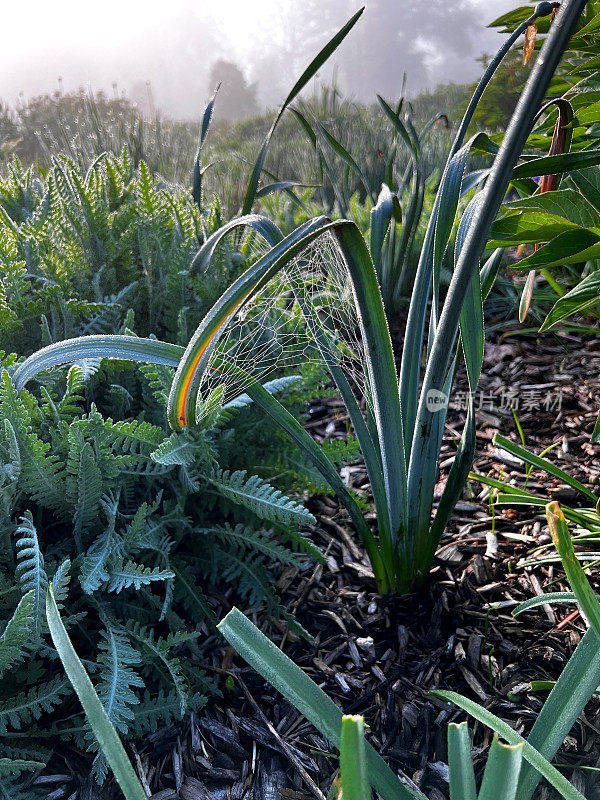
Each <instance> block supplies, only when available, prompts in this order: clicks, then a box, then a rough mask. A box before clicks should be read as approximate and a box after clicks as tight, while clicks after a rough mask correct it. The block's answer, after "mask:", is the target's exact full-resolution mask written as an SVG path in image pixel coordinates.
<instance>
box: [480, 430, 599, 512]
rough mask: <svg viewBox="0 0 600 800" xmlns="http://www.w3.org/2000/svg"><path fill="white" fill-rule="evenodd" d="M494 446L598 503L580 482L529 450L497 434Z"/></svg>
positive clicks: (593, 495) (594, 496)
mask: <svg viewBox="0 0 600 800" xmlns="http://www.w3.org/2000/svg"><path fill="white" fill-rule="evenodd" d="M494 444H495V445H496V447H501V448H502V449H503V450H506V452H507V453H510V454H511V455H513V456H516V457H517V458H520V459H521V460H522V461H524V462H525V463H526V464H531V466H533V467H538V468H539V469H542V470H544V472H547V473H548V474H549V475H553V476H554V477H555V478H558V479H559V480H560V481H562V482H563V483H566V484H568V485H569V486H571V488H573V489H575V490H576V491H577V492H579V493H580V494H582V495H584V496H585V497H587V499H588V500H591V502H592V503H593V504H594V505H596V503H597V502H598V498H597V497H596V495H595V494H594V493H593V492H590V490H589V489H588V488H587V487H586V486H584V485H583V484H582V483H581V482H580V481H578V480H576V479H575V478H573V477H571V476H570V475H569V474H568V473H566V472H564V471H563V470H562V469H560V468H559V467H556V466H555V465H554V464H552V463H551V462H550V461H548V460H547V459H545V458H541V457H540V456H536V455H535V454H534V453H530V452H529V450H526V449H525V448H524V447H521V446H520V445H518V444H515V443H514V442H511V440H510V439H507V438H506V437H505V436H501V435H500V434H499V433H497V434H496V435H495V436H494Z"/></svg>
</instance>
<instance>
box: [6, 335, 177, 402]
mask: <svg viewBox="0 0 600 800" xmlns="http://www.w3.org/2000/svg"><path fill="white" fill-rule="evenodd" d="M183 352H184V350H183V347H180V346H179V345H177V344H169V343H167V342H159V341H158V340H157V339H141V338H138V337H137V336H120V335H112V334H98V335H95V336H79V337H78V338H77V339H65V341H63V342H57V343H56V344H51V345H48V347H44V348H43V349H42V350H38V351H37V353H34V354H33V355H31V356H29V358H27V359H26V360H25V361H24V362H23V363H22V364H19V366H18V367H17V368H16V369H15V371H14V372H13V373H12V380H13V383H14V384H15V387H16V389H17V391H18V392H20V391H21V389H22V388H23V387H24V386H25V384H26V383H27V382H28V381H30V380H31V379H32V378H34V377H35V376H36V375H38V374H39V373H40V372H43V371H44V370H47V369H51V368H52V367H57V366H61V365H63V364H74V363H76V362H77V361H83V360H85V359H87V358H112V359H117V360H119V361H139V362H147V363H152V364H161V365H163V366H167V367H177V365H178V364H179V361H180V360H181V357H182V355H183Z"/></svg>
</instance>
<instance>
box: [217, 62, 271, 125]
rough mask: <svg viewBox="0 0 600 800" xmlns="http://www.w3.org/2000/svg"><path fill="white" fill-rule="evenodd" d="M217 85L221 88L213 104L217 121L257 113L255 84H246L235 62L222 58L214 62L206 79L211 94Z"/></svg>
mask: <svg viewBox="0 0 600 800" xmlns="http://www.w3.org/2000/svg"><path fill="white" fill-rule="evenodd" d="M219 83H220V84H221V87H220V89H219V94H218V97H217V102H216V103H215V117H216V118H217V119H219V118H220V119H238V118H243V117H251V116H253V115H254V114H257V113H258V111H259V108H258V101H257V97H256V90H257V86H256V84H255V83H248V81H247V80H246V78H245V76H244V73H243V72H242V70H241V69H240V68H239V67H238V65H237V64H236V63H235V62H233V61H226V60H225V59H222V58H221V59H219V60H218V61H215V63H214V64H213V65H212V67H211V68H210V74H209V78H208V89H209V92H210V93H211V94H212V92H213V91H214V89H215V87H216V86H217V85H218V84H219Z"/></svg>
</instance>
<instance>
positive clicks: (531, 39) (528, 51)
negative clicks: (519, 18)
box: [523, 22, 537, 66]
mask: <svg viewBox="0 0 600 800" xmlns="http://www.w3.org/2000/svg"><path fill="white" fill-rule="evenodd" d="M536 35H537V25H536V24H535V22H532V23H531V25H528V26H527V28H526V30H525V42H524V43H523V66H525V64H527V62H528V61H529V59H530V58H531V55H532V53H533V49H534V47H535V37H536Z"/></svg>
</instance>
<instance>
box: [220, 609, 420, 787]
mask: <svg viewBox="0 0 600 800" xmlns="http://www.w3.org/2000/svg"><path fill="white" fill-rule="evenodd" d="M217 627H218V628H219V630H220V631H221V633H222V634H223V636H224V637H225V638H226V639H227V641H228V642H229V644H230V645H231V646H232V647H233V648H234V649H235V650H236V652H238V653H239V654H240V655H241V656H242V658H243V659H245V660H246V661H247V662H248V663H249V664H250V666H251V667H252V668H253V669H255V670H256V671H257V672H258V673H259V674H260V675H262V676H263V678H264V679H265V680H266V681H268V682H269V683H270V684H271V685H272V686H274V687H275V689H277V691H278V692H281V694H283V696H284V697H285V698H286V700H288V701H289V702H290V703H291V704H292V705H293V706H294V707H295V708H297V709H298V711H300V713H301V714H303V715H304V716H305V717H306V718H307V720H308V721H309V722H311V723H312V724H313V725H314V726H315V727H316V728H317V730H319V731H320V732H321V733H322V734H323V736H325V737H326V738H327V739H328V740H329V741H330V742H331V743H332V744H333V745H334V746H335V747H337V748H339V747H340V743H341V729H342V716H343V715H342V712H341V711H340V709H339V708H338V707H337V706H336V704H335V703H334V702H333V700H332V699H331V698H330V697H328V695H326V694H325V692H324V691H323V690H322V689H320V688H319V687H318V686H317V684H316V683H315V682H314V681H312V680H311V679H310V678H309V677H308V675H307V674H306V673H305V672H303V671H302V670H301V669H300V667H298V666H297V665H296V664H294V662H293V661H292V660H291V659H290V658H288V657H287V656H286V655H285V654H284V653H282V652H281V650H280V649H279V648H278V647H276V646H275V645H274V644H273V642H271V641H270V640H269V639H268V638H267V637H266V636H265V635H264V634H263V633H261V632H260V631H259V630H258V628H257V627H256V626H255V625H253V624H252V622H250V620H249V619H247V618H246V617H245V616H244V615H243V614H242V613H241V612H240V611H239V610H238V609H237V608H234V609H232V610H231V611H230V612H229V614H227V616H226V617H225V618H224V619H223V620H222V621H221V622H220V623H219V624H218V626H217ZM365 754H366V762H367V770H368V775H369V782H370V783H371V786H372V787H373V788H374V789H375V791H376V792H377V793H378V794H380V795H381V797H382V798H383V799H384V800H411V798H413V797H419V798H423V795H422V794H421V793H420V792H419V791H418V790H416V789H409V788H407V787H406V786H404V785H403V784H402V783H400V781H399V780H398V778H397V777H396V775H395V774H394V773H393V772H392V770H391V769H390V767H389V766H388V765H387V764H386V763H385V761H384V760H383V759H382V758H381V756H379V755H378V754H377V753H376V751H375V750H374V749H373V747H372V746H371V745H370V744H369V743H368V742H365Z"/></svg>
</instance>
